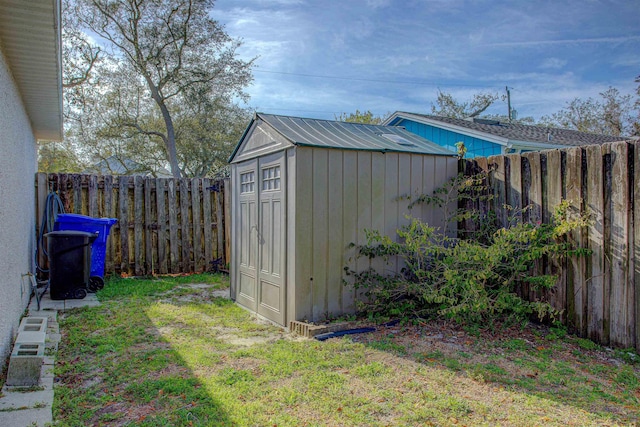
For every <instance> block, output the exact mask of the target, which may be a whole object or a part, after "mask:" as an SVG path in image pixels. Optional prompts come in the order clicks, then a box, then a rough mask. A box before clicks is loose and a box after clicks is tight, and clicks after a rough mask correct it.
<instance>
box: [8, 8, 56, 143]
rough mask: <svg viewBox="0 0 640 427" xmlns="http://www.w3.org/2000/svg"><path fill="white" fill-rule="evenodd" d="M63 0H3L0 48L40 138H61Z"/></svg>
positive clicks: (36, 134) (36, 133) (35, 132)
mask: <svg viewBox="0 0 640 427" xmlns="http://www.w3.org/2000/svg"><path fill="white" fill-rule="evenodd" d="M60 31H61V30H60V0H30V1H24V0H0V49H1V50H2V52H1V54H4V56H5V58H6V59H7V62H8V65H9V68H10V69H11V74H12V75H13V78H14V79H15V81H16V84H17V87H18V90H19V91H20V96H21V97H22V100H23V102H24V106H25V109H26V111H27V114H28V116H29V118H30V119H31V125H32V127H33V131H34V134H35V136H36V138H37V139H45V140H57V141H59V140H62V56H61V55H62V53H61V51H62V50H61V34H60Z"/></svg>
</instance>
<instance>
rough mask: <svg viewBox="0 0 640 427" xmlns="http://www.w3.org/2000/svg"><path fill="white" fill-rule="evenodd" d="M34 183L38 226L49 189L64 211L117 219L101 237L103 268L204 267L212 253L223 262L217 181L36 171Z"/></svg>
mask: <svg viewBox="0 0 640 427" xmlns="http://www.w3.org/2000/svg"><path fill="white" fill-rule="evenodd" d="M35 185H36V187H37V191H36V205H37V212H38V226H39V225H40V222H41V221H42V211H43V208H44V203H45V200H46V197H47V194H48V192H49V190H50V189H54V190H56V191H57V192H58V194H59V195H60V198H61V199H62V201H63V205H64V207H65V211H66V212H70V213H79V214H83V215H88V216H92V217H98V218H100V217H108V218H116V219H118V222H117V224H116V225H114V226H113V228H112V230H111V234H110V237H109V240H108V244H107V252H106V262H105V274H113V273H115V274H123V275H152V274H167V273H194V272H202V271H207V270H210V269H211V268H212V266H213V260H214V259H217V258H220V259H221V262H222V266H220V265H219V266H218V267H224V265H225V264H226V263H228V262H229V259H228V256H227V253H228V252H226V251H225V246H226V245H227V244H228V236H229V234H228V232H225V231H226V230H230V228H228V222H229V221H228V218H229V213H228V210H227V209H228V207H227V206H226V204H225V200H228V198H227V197H225V196H227V194H225V192H224V186H223V185H222V181H212V180H210V179H201V178H189V179H181V180H177V179H172V178H150V177H141V176H135V177H133V176H117V177H113V176H99V175H78V174H49V175H47V174H44V173H39V174H37V176H36V179H35ZM225 211H226V212H225ZM39 262H40V263H41V264H42V263H46V259H44V258H43V257H41V258H40V260H39Z"/></svg>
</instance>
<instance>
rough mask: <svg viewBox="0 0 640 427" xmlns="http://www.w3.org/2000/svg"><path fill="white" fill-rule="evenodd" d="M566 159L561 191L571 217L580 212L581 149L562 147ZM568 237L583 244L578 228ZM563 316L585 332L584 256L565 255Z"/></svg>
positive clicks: (577, 244)
mask: <svg viewBox="0 0 640 427" xmlns="http://www.w3.org/2000/svg"><path fill="white" fill-rule="evenodd" d="M566 153H567V162H566V170H565V186H566V190H565V195H566V198H567V201H568V202H569V204H570V207H571V208H570V209H571V210H570V215H571V217H572V218H575V217H577V216H579V215H580V214H581V213H582V149H580V148H570V149H568V150H566ZM569 241H570V242H571V244H572V245H573V246H574V247H575V248H581V247H582V246H583V236H582V230H580V229H578V230H573V231H572V232H571V233H570V235H569ZM567 267H568V268H567V319H568V320H569V322H570V323H573V325H574V326H575V328H576V331H577V332H578V334H579V335H581V336H584V335H585V334H586V332H587V327H586V326H587V323H586V315H585V313H584V304H585V303H586V298H587V292H586V291H587V289H586V285H585V277H584V271H585V258H584V257H581V256H575V255H574V256H571V257H569V260H568V263H567Z"/></svg>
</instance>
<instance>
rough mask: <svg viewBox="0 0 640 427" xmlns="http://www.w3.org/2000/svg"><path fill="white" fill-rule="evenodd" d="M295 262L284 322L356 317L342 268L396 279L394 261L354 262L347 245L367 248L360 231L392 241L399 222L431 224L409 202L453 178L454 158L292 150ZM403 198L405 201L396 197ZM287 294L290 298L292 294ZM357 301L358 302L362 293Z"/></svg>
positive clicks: (424, 210) (425, 211)
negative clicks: (414, 220)
mask: <svg viewBox="0 0 640 427" xmlns="http://www.w3.org/2000/svg"><path fill="white" fill-rule="evenodd" d="M295 151H296V171H297V177H296V180H295V182H293V181H290V182H291V185H292V186H293V185H294V186H295V190H292V191H291V192H290V194H292V193H293V194H295V196H294V197H295V200H296V202H295V204H296V208H295V212H294V215H295V218H296V223H295V226H294V227H292V226H290V228H289V235H290V236H291V235H292V234H293V235H295V238H294V240H295V242H296V250H295V252H291V247H290V248H289V249H290V251H289V258H288V259H289V262H295V268H294V270H295V272H296V278H295V280H294V279H293V276H289V277H290V281H289V284H288V289H289V290H291V289H293V288H295V291H293V292H295V295H296V303H295V305H294V304H291V303H290V306H289V307H290V312H291V313H293V311H292V310H294V311H295V314H292V317H290V320H309V321H323V320H325V319H326V318H327V317H328V318H332V317H336V316H339V315H342V314H348V313H353V312H354V311H355V304H354V293H353V290H352V289H351V288H350V287H345V282H349V280H351V279H352V277H351V276H347V275H346V274H345V271H344V268H345V267H347V268H349V269H350V270H354V271H364V270H366V269H368V268H369V267H370V266H372V267H374V268H376V269H377V270H378V271H384V272H387V273H389V272H390V273H393V272H397V271H398V266H397V263H396V262H395V260H390V261H391V262H390V264H389V265H386V264H385V263H384V262H383V260H382V259H374V260H373V261H370V260H369V259H368V258H359V259H357V260H355V259H353V258H352V256H353V255H354V254H355V251H354V249H353V248H352V246H351V244H352V243H354V244H356V245H361V244H366V243H367V240H366V234H365V229H371V230H378V231H380V232H382V233H383V234H385V235H389V236H391V237H392V238H394V239H396V240H397V234H396V230H397V228H398V227H399V226H401V225H403V224H407V223H408V222H409V219H407V218H405V216H404V215H414V216H418V217H425V218H426V219H429V218H436V219H437V220H438V221H439V222H438V224H437V225H438V226H443V225H444V222H443V221H444V217H443V216H442V215H436V214H434V212H433V211H434V209H433V208H432V207H431V206H418V207H415V208H414V209H411V210H410V209H408V204H409V200H408V196H419V195H420V194H422V192H423V191H428V192H431V193H432V192H433V190H435V189H436V188H439V187H441V186H442V185H443V184H444V183H445V182H446V181H447V180H448V179H450V178H451V177H453V176H455V174H456V173H457V161H456V159H455V158H446V157H437V156H423V155H413V154H398V153H386V154H383V153H375V152H353V151H348V150H331V149H322V148H311V147H297V148H296V150H295ZM401 196H403V197H401ZM290 292H291V291H290ZM357 298H363V295H362V292H360V295H359V296H358V297H357Z"/></svg>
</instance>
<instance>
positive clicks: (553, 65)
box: [538, 58, 567, 70]
mask: <svg viewBox="0 0 640 427" xmlns="http://www.w3.org/2000/svg"><path fill="white" fill-rule="evenodd" d="M565 65H567V60H566V59H560V58H544V60H543V61H542V63H541V64H540V65H539V66H538V68H542V69H551V70H559V69H561V68H563V67H564V66H565Z"/></svg>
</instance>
